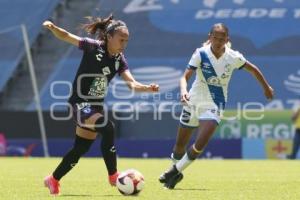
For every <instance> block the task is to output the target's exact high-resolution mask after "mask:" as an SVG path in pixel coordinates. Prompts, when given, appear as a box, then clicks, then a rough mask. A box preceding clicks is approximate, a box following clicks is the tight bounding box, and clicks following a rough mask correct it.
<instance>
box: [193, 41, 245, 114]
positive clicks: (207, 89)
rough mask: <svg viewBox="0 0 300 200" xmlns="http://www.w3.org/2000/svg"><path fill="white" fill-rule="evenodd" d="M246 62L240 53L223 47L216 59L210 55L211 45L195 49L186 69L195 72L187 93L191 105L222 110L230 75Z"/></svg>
mask: <svg viewBox="0 0 300 200" xmlns="http://www.w3.org/2000/svg"><path fill="white" fill-rule="evenodd" d="M246 61H247V60H246V59H245V58H244V56H243V55H242V54H241V53H239V52H238V51H234V50H232V49H231V48H229V47H225V52H224V54H223V55H222V56H221V57H220V58H218V59H217V58H216V57H215V56H214V54H213V53H212V51H211V45H206V46H203V47H201V48H197V49H196V50H195V52H194V54H193V55H192V57H191V59H190V61H189V64H188V68H190V69H193V70H196V79H195V80H194V82H193V84H192V87H191V89H190V91H189V95H190V102H191V104H193V105H199V104H200V105H205V107H207V106H209V107H211V106H213V107H215V106H217V107H218V108H221V109H222V108H224V107H225V103H226V102H227V93H228V91H227V90H228V84H229V81H230V78H231V75H232V73H233V71H234V70H235V69H241V68H242V67H243V66H244V65H245V63H246Z"/></svg>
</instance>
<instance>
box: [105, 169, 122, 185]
mask: <svg viewBox="0 0 300 200" xmlns="http://www.w3.org/2000/svg"><path fill="white" fill-rule="evenodd" d="M118 176H119V172H116V173H114V174H113V175H110V176H108V181H109V184H110V185H111V186H116V182H117V178H118Z"/></svg>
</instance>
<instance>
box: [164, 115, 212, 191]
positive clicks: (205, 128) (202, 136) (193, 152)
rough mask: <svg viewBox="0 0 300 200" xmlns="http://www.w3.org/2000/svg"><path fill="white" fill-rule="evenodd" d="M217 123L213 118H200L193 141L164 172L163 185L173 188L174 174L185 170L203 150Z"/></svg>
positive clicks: (175, 181)
mask: <svg viewBox="0 0 300 200" xmlns="http://www.w3.org/2000/svg"><path fill="white" fill-rule="evenodd" d="M217 126H218V123H217V122H216V121H215V120H201V121H200V128H199V130H198V134H197V138H196V141H195V143H194V144H193V145H192V146H191V147H190V148H189V149H188V151H187V152H186V153H185V155H184V156H183V158H182V159H181V160H180V161H178V162H177V163H176V164H175V165H173V166H172V168H171V169H169V171H167V172H166V173H165V177H166V183H165V187H166V188H168V189H173V188H174V187H175V186H176V184H177V183H178V181H177V180H176V178H175V177H176V175H177V174H179V173H181V172H182V171H183V170H185V169H186V168H187V167H188V166H189V165H190V164H191V163H192V162H193V161H194V160H195V159H196V158H197V157H198V156H199V155H200V154H201V153H202V151H203V149H204V147H205V146H206V145H207V143H208V141H209V139H210V138H211V136H212V135H213V133H214V131H215V129H216V128H217Z"/></svg>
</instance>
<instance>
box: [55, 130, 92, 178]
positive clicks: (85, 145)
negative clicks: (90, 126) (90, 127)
mask: <svg viewBox="0 0 300 200" xmlns="http://www.w3.org/2000/svg"><path fill="white" fill-rule="evenodd" d="M93 142H94V140H88V139H85V138H82V137H79V136H77V135H76V138H75V142H74V146H73V148H72V149H71V150H70V151H69V152H68V153H67V154H66V155H65V156H64V158H63V159H62V161H61V162H60V164H59V165H58V166H57V168H56V169H55V171H54V172H53V177H54V178H55V179H56V180H60V179H61V178H62V177H63V176H64V175H66V174H67V173H68V172H69V171H70V170H71V169H72V168H73V167H74V166H75V165H76V164H77V163H78V160H79V158H80V157H81V156H82V155H83V154H85V153H86V152H87V151H88V150H89V149H90V146H91V145H92V143H93Z"/></svg>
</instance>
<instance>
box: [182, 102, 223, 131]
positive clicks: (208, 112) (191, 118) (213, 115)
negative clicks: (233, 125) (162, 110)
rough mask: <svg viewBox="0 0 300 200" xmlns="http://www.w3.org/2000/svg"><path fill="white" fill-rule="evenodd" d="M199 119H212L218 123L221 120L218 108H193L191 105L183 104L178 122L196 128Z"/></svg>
mask: <svg viewBox="0 0 300 200" xmlns="http://www.w3.org/2000/svg"><path fill="white" fill-rule="evenodd" d="M200 120H214V121H216V122H217V123H218V124H219V123H220V121H221V117H220V111H219V110H218V108H217V107H216V108H199V107H198V108H197V109H196V108H195V107H193V106H183V109H182V112H181V115H180V124H181V125H182V126H184V127H190V128H197V127H198V126H199V121H200Z"/></svg>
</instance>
